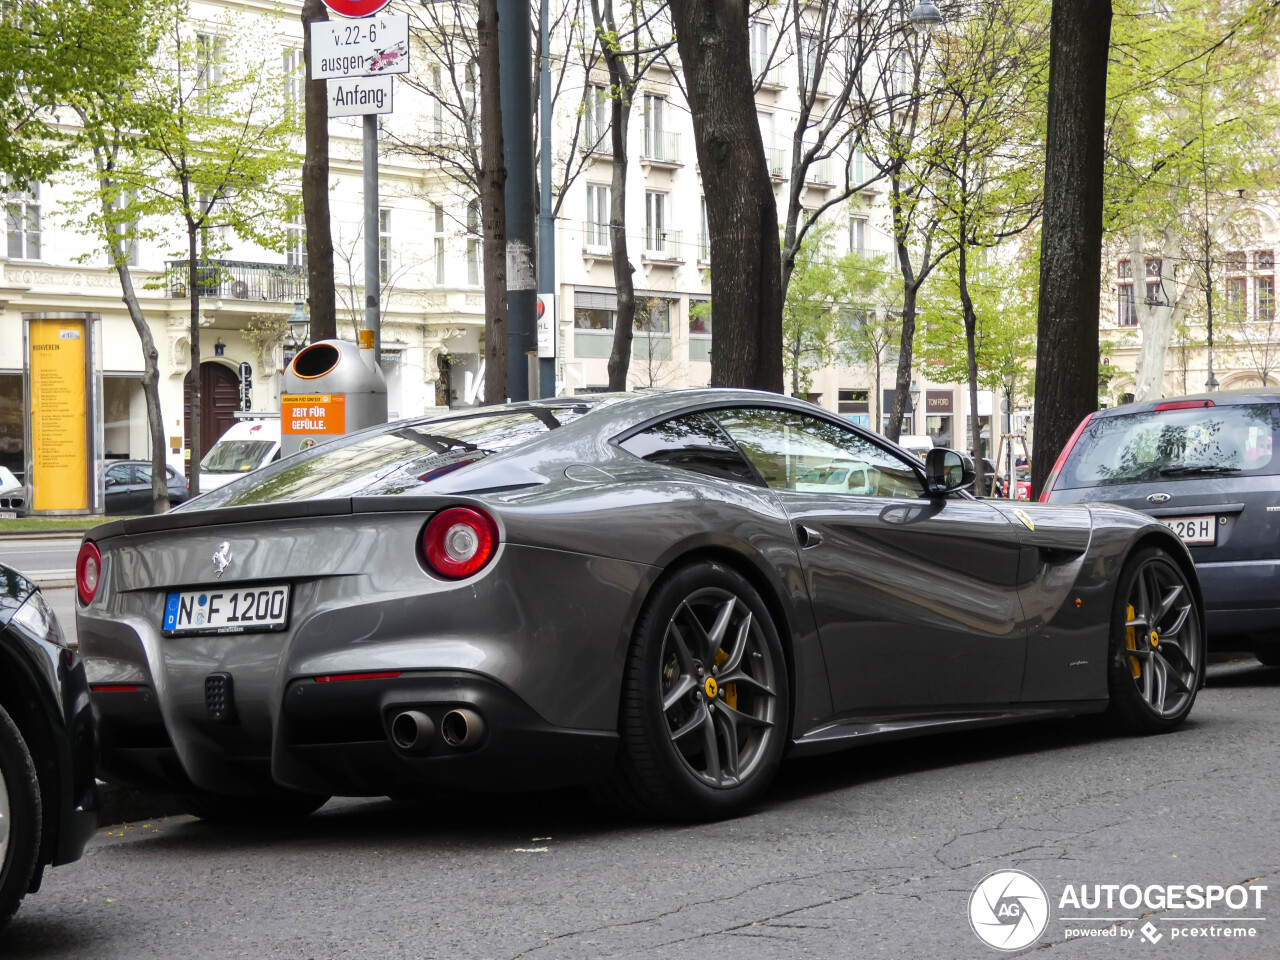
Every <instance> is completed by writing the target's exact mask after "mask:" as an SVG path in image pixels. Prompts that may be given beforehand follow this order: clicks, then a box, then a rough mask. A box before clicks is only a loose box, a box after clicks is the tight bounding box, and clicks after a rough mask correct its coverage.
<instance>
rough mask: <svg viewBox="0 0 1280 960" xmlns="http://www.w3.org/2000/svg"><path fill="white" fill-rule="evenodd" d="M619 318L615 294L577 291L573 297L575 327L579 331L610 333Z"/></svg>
mask: <svg viewBox="0 0 1280 960" xmlns="http://www.w3.org/2000/svg"><path fill="white" fill-rule="evenodd" d="M617 318H618V296H617V294H615V293H592V292H586V291H582V290H579V291H576V292H575V293H574V295H573V325H574V327H575V328H576V329H578V330H583V331H596V332H599V333H608V332H610V331H612V330H613V325H614V322H615V321H616V320H617Z"/></svg>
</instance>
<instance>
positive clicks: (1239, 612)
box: [1040, 388, 1280, 666]
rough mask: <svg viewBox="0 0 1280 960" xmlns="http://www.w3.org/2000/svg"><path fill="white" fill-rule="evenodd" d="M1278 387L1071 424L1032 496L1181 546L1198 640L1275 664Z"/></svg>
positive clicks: (1146, 405)
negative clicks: (1188, 560) (1196, 580)
mask: <svg viewBox="0 0 1280 960" xmlns="http://www.w3.org/2000/svg"><path fill="white" fill-rule="evenodd" d="M1278 430H1280V390H1277V389H1262V388H1255V389H1251V390H1236V391H1223V392H1218V393H1212V394H1202V395H1199V396H1189V397H1176V398H1166V399H1161V400H1152V401H1146V402H1143V403H1130V404H1125V405H1124V406H1120V407H1114V408H1112V409H1110V410H1100V411H1098V412H1097V413H1093V414H1090V415H1089V416H1088V417H1086V418H1085V420H1084V421H1083V422H1082V423H1081V424H1080V426H1079V427H1077V428H1076V432H1075V433H1074V434H1073V435H1072V437H1071V439H1070V440H1069V441H1068V443H1067V445H1066V447H1065V448H1064V449H1063V451H1062V454H1061V455H1060V456H1059V457H1058V462H1057V464H1056V465H1055V466H1054V468H1053V472H1052V473H1051V474H1050V475H1049V478H1048V480H1047V482H1046V483H1045V489H1044V491H1043V492H1042V493H1041V495H1040V499H1041V500H1047V501H1049V502H1052V503H1086V502H1096V501H1105V502H1107V503H1114V504H1119V505H1121V506H1125V507H1132V508H1134V509H1135V510H1141V511H1142V512H1143V513H1146V514H1148V515H1149V516H1151V517H1152V518H1154V519H1156V520H1159V521H1161V522H1162V523H1164V524H1166V525H1168V526H1169V527H1170V528H1171V529H1172V530H1173V531H1174V532H1175V533H1176V534H1178V536H1179V537H1181V538H1182V541H1183V543H1185V544H1186V545H1187V547H1188V548H1189V549H1190V550H1191V556H1192V558H1193V559H1194V560H1195V563H1196V569H1197V571H1198V572H1199V574H1200V583H1201V585H1202V586H1203V588H1204V602H1205V615H1206V620H1207V624H1208V630H1209V643H1210V645H1211V646H1213V647H1217V648H1218V649H1222V650H1253V651H1254V653H1255V655H1256V656H1257V657H1258V659H1259V660H1261V661H1262V662H1263V663H1266V664H1270V665H1272V666H1277V665H1280V455H1278V454H1280V449H1277V445H1276V437H1277V431H1278Z"/></svg>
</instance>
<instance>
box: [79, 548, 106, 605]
mask: <svg viewBox="0 0 1280 960" xmlns="http://www.w3.org/2000/svg"><path fill="white" fill-rule="evenodd" d="M101 579H102V554H100V553H99V552H98V548H97V547H96V546H94V544H93V543H91V542H90V541H88V540H86V541H85V542H84V543H82V544H81V545H80V553H79V554H78V555H77V556H76V591H77V592H78V593H79V594H80V602H81V603H83V604H85V605H86V606H87V605H88V604H90V603H93V598H94V597H96V596H97V595H98V583H99V582H100V581H101Z"/></svg>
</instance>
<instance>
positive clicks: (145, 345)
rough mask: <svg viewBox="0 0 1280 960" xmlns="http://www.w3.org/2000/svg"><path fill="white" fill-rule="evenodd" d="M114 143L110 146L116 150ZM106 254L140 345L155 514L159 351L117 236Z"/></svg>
mask: <svg viewBox="0 0 1280 960" xmlns="http://www.w3.org/2000/svg"><path fill="white" fill-rule="evenodd" d="M80 119H81V122H82V123H83V122H85V119H86V118H85V114H84V113H81V114H80ZM118 148H119V146H118V143H117V144H116V146H115V148H114V149H118ZM104 150H105V148H104V147H100V146H95V147H94V148H93V159H94V163H95V165H96V166H97V169H98V184H99V190H98V197H99V199H100V200H101V201H102V214H103V219H104V221H105V222H106V223H108V224H110V223H111V204H110V202H109V201H108V200H107V197H108V196H110V191H111V187H112V184H111V182H110V177H109V173H108V164H109V163H110V164H112V165H114V162H115V156H114V152H113V154H112V157H111V160H110V161H107V160H106V158H105V157H104V156H103V152H104ZM108 253H109V254H110V256H111V262H112V263H113V264H114V265H115V268H116V276H117V277H119V279H120V293H121V299H122V300H124V305H125V308H126V309H127V310H128V311H129V319H130V320H131V321H132V322H133V329H134V330H135V331H136V332H137V334H138V340H139V341H140V342H141V344H142V397H143V400H145V402H146V404H147V435H148V436H150V438H151V502H152V509H153V511H154V512H155V513H165V512H166V511H167V510H168V509H169V484H168V482H167V474H168V471H167V470H166V464H165V433H164V418H163V417H162V416H161V415H160V365H159V360H160V354H159V351H157V350H156V341H155V338H154V337H152V336H151V327H150V326H148V325H147V321H146V318H145V317H144V316H143V315H142V308H141V307H140V306H139V305H138V295H137V292H136V291H135V290H134V289H133V275H132V274H131V273H130V272H129V265H128V263H127V262H126V261H125V257H124V251H123V250H122V249H121V247H120V239H119V237H118V236H117V237H115V238H114V239H113V240H112V241H111V243H110V245H109V247H108Z"/></svg>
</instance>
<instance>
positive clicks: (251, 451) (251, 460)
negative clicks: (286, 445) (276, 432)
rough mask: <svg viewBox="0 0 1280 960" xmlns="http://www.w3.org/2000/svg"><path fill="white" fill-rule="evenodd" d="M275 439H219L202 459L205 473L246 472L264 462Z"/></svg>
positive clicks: (201, 466)
mask: <svg viewBox="0 0 1280 960" xmlns="http://www.w3.org/2000/svg"><path fill="white" fill-rule="evenodd" d="M274 444H275V441H274V440H219V441H218V442H217V443H215V444H214V445H213V448H212V449H211V450H210V451H209V452H208V453H207V454H205V458H204V459H203V460H201V461H200V469H201V470H203V471H204V472H205V473H244V472H246V471H248V470H253V469H254V468H255V467H257V466H258V464H260V463H262V458H263V457H265V456H266V455H267V453H268V452H269V451H270V450H271V448H272V446H273V445H274Z"/></svg>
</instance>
